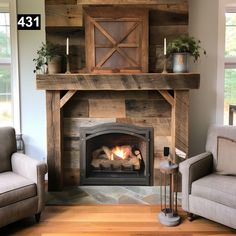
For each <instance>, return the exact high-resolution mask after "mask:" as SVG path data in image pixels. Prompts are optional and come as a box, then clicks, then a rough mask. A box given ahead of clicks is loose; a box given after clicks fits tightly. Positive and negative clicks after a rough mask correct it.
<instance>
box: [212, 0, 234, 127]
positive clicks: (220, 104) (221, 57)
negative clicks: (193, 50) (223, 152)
mask: <svg viewBox="0 0 236 236" xmlns="http://www.w3.org/2000/svg"><path fill="white" fill-rule="evenodd" d="M234 9H236V3H235V0H220V1H219V5H218V48H217V78H216V79H217V83H216V123H217V124H224V80H225V69H227V68H226V67H228V68H232V66H233V64H234V63H233V61H232V59H229V58H228V59H227V60H226V57H225V27H226V26H225V25H226V22H225V13H226V12H227V11H232V10H234Z"/></svg>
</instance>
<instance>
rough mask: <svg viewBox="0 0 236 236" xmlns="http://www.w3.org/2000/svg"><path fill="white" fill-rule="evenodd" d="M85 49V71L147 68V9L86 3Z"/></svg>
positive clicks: (143, 70)
mask: <svg viewBox="0 0 236 236" xmlns="http://www.w3.org/2000/svg"><path fill="white" fill-rule="evenodd" d="M84 17H85V19H84V20H85V48H86V49H85V50H86V67H87V72H94V73H99V72H100V73H120V72H121V73H122V72H127V73H132V72H137V73H138V72H148V10H147V9H141V8H127V7H87V8H85V9H84Z"/></svg>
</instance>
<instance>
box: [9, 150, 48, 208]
mask: <svg viewBox="0 0 236 236" xmlns="http://www.w3.org/2000/svg"><path fill="white" fill-rule="evenodd" d="M11 164H12V171H13V172H14V173H16V174H19V175H21V176H23V177H25V178H28V179H30V180H32V181H33V182H34V183H35V184H36V185H37V194H38V197H39V201H38V202H39V203H38V212H41V210H42V209H43V207H44V202H45V174H46V173H47V165H46V163H44V162H41V161H38V160H35V159H33V158H30V157H28V156H26V155H25V154H22V153H13V154H12V157H11Z"/></svg>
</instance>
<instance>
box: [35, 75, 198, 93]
mask: <svg viewBox="0 0 236 236" xmlns="http://www.w3.org/2000/svg"><path fill="white" fill-rule="evenodd" d="M199 85H200V75H199V74H197V73H180V74H174V73H166V74H162V73H138V74H119V73H113V74H54V75H37V89H42V90H189V89H198V88H199Z"/></svg>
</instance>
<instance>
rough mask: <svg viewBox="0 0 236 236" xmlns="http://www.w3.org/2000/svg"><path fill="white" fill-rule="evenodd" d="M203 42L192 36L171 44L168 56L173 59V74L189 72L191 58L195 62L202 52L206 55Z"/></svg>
mask: <svg viewBox="0 0 236 236" xmlns="http://www.w3.org/2000/svg"><path fill="white" fill-rule="evenodd" d="M200 44H201V41H200V40H197V39H195V38H194V37H191V36H186V35H183V36H180V37H178V38H176V39H174V40H173V41H172V42H170V43H169V44H168V46H167V55H168V56H170V55H172V57H173V72H175V73H180V72H188V71H189V69H188V65H189V57H190V56H192V57H193V59H194V62H196V61H197V60H198V58H199V57H200V52H201V50H202V51H203V53H204V54H205V55H206V51H205V49H203V48H202V47H201V46H200Z"/></svg>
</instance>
